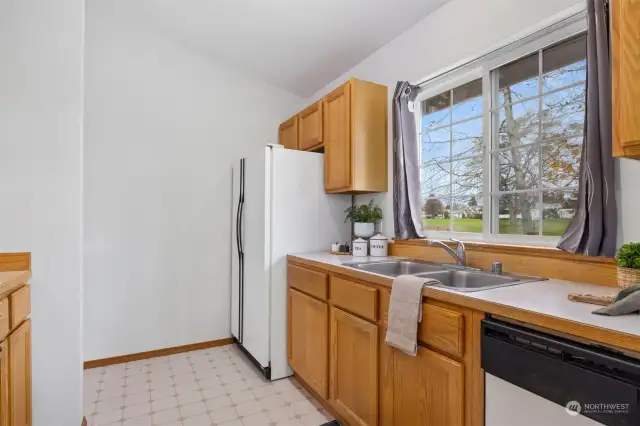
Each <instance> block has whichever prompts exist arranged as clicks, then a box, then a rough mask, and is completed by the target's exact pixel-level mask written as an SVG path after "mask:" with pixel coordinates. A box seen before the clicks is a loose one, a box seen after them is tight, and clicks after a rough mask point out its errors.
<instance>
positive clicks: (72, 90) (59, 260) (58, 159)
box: [0, 0, 84, 426]
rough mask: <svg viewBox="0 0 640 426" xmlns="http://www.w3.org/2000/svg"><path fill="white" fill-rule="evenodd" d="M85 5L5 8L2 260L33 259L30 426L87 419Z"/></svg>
mask: <svg viewBox="0 0 640 426" xmlns="http://www.w3.org/2000/svg"><path fill="white" fill-rule="evenodd" d="M83 26H84V2H83V1H82V0H59V1H55V2H52V1H49V0H41V1H37V0H0V252H12V251H30V252H32V256H33V257H32V268H33V278H32V280H31V282H32V313H31V317H32V320H33V326H32V327H33V328H32V331H33V336H32V362H33V375H32V377H33V425H34V426H71V425H79V424H80V422H81V420H82V402H81V396H82V353H81V352H82V348H81V338H82V258H81V256H82V250H81V248H82V50H83V31H84V30H83Z"/></svg>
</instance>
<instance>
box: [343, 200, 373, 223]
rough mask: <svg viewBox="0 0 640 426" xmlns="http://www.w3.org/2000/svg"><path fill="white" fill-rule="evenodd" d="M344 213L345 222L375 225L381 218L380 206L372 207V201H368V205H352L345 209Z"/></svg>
mask: <svg viewBox="0 0 640 426" xmlns="http://www.w3.org/2000/svg"><path fill="white" fill-rule="evenodd" d="M344 212H345V213H346V217H345V218H344V221H345V222H346V221H348V220H351V221H352V222H364V223H376V222H378V221H380V220H382V217H383V215H382V209H381V208H380V206H377V205H374V204H373V200H371V201H369V204H354V205H352V206H351V207H347V209H346V210H345V211H344Z"/></svg>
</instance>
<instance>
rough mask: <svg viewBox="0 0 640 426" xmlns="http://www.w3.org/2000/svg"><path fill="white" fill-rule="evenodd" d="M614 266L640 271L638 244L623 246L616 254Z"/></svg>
mask: <svg viewBox="0 0 640 426" xmlns="http://www.w3.org/2000/svg"><path fill="white" fill-rule="evenodd" d="M616 264H617V265H618V266H619V267H621V268H632V269H640V243H627V244H623V245H622V246H621V247H620V248H619V249H618V251H617V252H616Z"/></svg>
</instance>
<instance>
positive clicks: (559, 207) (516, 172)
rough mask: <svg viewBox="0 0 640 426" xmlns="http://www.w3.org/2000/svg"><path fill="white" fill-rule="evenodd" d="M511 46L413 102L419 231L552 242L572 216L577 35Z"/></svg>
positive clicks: (581, 94)
mask: <svg viewBox="0 0 640 426" xmlns="http://www.w3.org/2000/svg"><path fill="white" fill-rule="evenodd" d="M518 53H519V56H518V57H517V58H513V59H508V61H506V60H505V58H504V57H502V58H500V57H497V58H494V59H493V60H492V61H491V63H490V64H489V66H487V65H486V64H485V66H483V67H482V68H480V69H478V68H477V65H476V69H474V70H473V72H471V73H468V75H467V76H466V77H464V76H463V77H459V78H458V79H457V80H455V81H453V82H452V81H451V80H453V79H450V80H449V82H448V83H444V84H443V85H444V86H445V87H446V88H447V90H442V89H440V90H437V88H435V89H436V90H437V91H436V92H435V93H434V92H433V90H434V88H429V87H428V86H427V87H425V89H424V90H423V93H422V94H421V96H420V97H419V98H418V101H417V102H416V108H415V109H416V118H417V123H418V131H419V143H420V157H421V158H420V163H421V192H422V203H423V206H422V220H423V225H424V227H425V229H426V230H427V234H428V235H431V236H433V235H434V234H436V235H437V234H438V233H440V232H446V233H449V234H450V233H452V232H454V233H458V232H464V233H468V234H467V238H468V237H472V238H473V235H474V234H475V235H476V236H477V237H476V238H482V239H494V240H496V239H497V240H500V239H510V238H511V239H513V238H518V237H511V236H509V235H513V234H516V235H520V237H519V238H520V239H522V238H525V239H527V240H531V239H533V238H534V237H535V238H537V239H539V240H545V237H546V238H547V239H546V241H549V240H550V238H548V237H552V238H551V239H553V240H555V241H557V239H558V237H559V236H561V235H562V234H563V233H564V231H565V230H566V228H567V226H568V224H569V222H570V220H571V219H572V217H573V215H574V214H575V211H576V207H577V199H578V191H577V190H578V171H579V164H580V155H581V147H582V137H583V128H584V115H585V100H586V99H585V98H586V90H585V80H586V36H585V35H584V34H580V35H577V36H572V37H569V38H565V39H563V40H560V41H559V42H556V43H554V44H549V43H548V42H547V45H546V46H543V47H542V48H537V49H535V50H533V51H532V50H529V51H528V52H522V49H520V51H518ZM522 53H525V55H523V54H522ZM507 56H508V55H507ZM512 56H513V53H512ZM505 62H506V63H505ZM494 64H499V65H494ZM439 87H442V85H440V86H439ZM523 236H526V237H523Z"/></svg>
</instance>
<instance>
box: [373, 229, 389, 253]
mask: <svg viewBox="0 0 640 426" xmlns="http://www.w3.org/2000/svg"><path fill="white" fill-rule="evenodd" d="M369 245H370V248H371V256H376V257H386V256H388V255H389V246H388V241H387V237H385V236H384V235H382V234H378V235H375V236H373V237H371V239H370V240H369Z"/></svg>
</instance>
